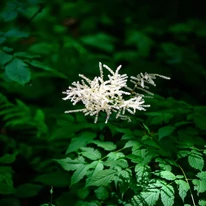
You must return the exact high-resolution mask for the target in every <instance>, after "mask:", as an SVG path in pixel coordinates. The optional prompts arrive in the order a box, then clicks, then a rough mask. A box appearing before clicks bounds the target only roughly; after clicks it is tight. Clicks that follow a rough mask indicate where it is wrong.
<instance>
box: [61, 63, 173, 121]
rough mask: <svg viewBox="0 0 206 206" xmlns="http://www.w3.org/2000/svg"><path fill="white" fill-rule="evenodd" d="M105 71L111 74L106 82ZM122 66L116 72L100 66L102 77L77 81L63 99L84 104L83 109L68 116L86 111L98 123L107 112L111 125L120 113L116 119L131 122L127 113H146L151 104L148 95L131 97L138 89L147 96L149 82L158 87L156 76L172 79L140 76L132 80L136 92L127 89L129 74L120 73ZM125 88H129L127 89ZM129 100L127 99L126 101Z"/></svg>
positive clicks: (82, 76) (84, 78) (151, 75)
mask: <svg viewBox="0 0 206 206" xmlns="http://www.w3.org/2000/svg"><path fill="white" fill-rule="evenodd" d="M103 68H105V69H106V70H108V72H109V73H110V74H109V75H108V79H107V80H104V73H103ZM120 69H121V65H120V66H119V67H118V68H117V69H116V71H115V72H114V71H113V70H112V69H111V68H109V67H108V66H107V65H105V64H104V65H102V63H101V62H100V63H99V70H100V76H98V77H95V78H94V79H93V80H90V79H89V78H87V77H85V76H84V75H82V74H80V75H79V76H80V77H81V78H82V80H81V82H79V81H77V82H73V83H72V86H69V88H68V90H66V91H65V92H63V94H66V95H67V96H66V97H65V98H63V100H70V101H71V102H72V103H73V105H75V104H77V103H78V102H82V103H83V104H84V108H83V109H78V110H69V111H66V112H65V113H72V112H83V113H84V114H85V115H90V116H95V121H94V122H95V123H96V122H97V120H98V115H99V113H100V112H106V114H107V117H106V121H105V123H107V122H108V120H109V117H110V115H111V114H112V113H116V118H119V117H120V118H122V119H128V120H130V118H128V117H127V116H126V115H125V112H126V111H127V112H129V113H131V114H135V113H136V111H137V110H145V107H149V106H150V105H144V103H145V101H144V99H143V97H144V95H137V93H135V94H136V95H135V96H133V97H131V94H132V93H133V92H134V90H135V89H136V88H138V89H141V90H143V91H145V92H147V93H150V92H149V91H147V89H148V86H145V83H148V84H152V85H153V86H155V83H154V81H153V79H155V78H156V76H159V77H162V78H165V79H169V78H168V77H165V76H161V75H158V74H147V73H145V75H143V74H142V73H141V74H140V75H137V77H131V80H130V81H131V82H132V83H133V84H134V85H135V86H134V88H133V89H131V88H129V87H128V86H127V79H128V76H127V74H119V71H120ZM123 89H127V90H128V91H126V90H123ZM125 98H126V99H125Z"/></svg>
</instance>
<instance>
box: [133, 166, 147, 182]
mask: <svg viewBox="0 0 206 206" xmlns="http://www.w3.org/2000/svg"><path fill="white" fill-rule="evenodd" d="M135 172H136V177H137V181H142V179H143V178H144V177H147V178H148V177H149V175H150V167H149V166H148V165H141V164H137V165H136V166H135Z"/></svg>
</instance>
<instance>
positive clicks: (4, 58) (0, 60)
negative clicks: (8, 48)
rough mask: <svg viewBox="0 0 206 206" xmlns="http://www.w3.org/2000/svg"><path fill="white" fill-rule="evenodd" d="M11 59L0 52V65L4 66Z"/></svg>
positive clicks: (10, 56) (8, 55)
mask: <svg viewBox="0 0 206 206" xmlns="http://www.w3.org/2000/svg"><path fill="white" fill-rule="evenodd" d="M12 58H13V56H12V55H10V54H7V53H5V52H3V51H0V65H4V64H6V63H7V62H9V61H10V60H11V59H12Z"/></svg>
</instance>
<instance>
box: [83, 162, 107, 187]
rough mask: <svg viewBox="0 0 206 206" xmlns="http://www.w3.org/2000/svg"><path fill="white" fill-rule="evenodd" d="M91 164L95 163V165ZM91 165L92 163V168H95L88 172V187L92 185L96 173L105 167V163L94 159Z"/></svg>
mask: <svg viewBox="0 0 206 206" xmlns="http://www.w3.org/2000/svg"><path fill="white" fill-rule="evenodd" d="M91 165H93V167H92V166H91ZM91 165H90V168H93V169H94V170H92V171H91V172H90V173H89V174H88V177H87V180H86V187H87V186H89V185H90V183H91V180H93V178H94V177H95V176H96V174H97V173H98V172H100V171H102V170H103V169H104V165H103V163H102V161H94V162H92V163H91Z"/></svg>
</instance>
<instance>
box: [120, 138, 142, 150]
mask: <svg viewBox="0 0 206 206" xmlns="http://www.w3.org/2000/svg"><path fill="white" fill-rule="evenodd" d="M141 146H142V145H141V144H140V142H138V141H135V140H129V141H128V142H127V143H126V144H125V146H124V148H128V147H135V149H138V148H140V147H141Z"/></svg>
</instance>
